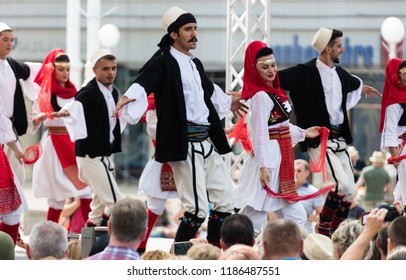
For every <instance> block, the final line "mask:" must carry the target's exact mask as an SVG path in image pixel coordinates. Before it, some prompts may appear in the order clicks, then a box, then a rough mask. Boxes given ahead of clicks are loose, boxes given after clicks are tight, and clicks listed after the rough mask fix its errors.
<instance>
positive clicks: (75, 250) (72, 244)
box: [68, 239, 82, 260]
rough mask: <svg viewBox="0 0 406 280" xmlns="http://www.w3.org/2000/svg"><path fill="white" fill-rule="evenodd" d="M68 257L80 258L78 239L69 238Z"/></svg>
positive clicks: (80, 244) (80, 243) (80, 250)
mask: <svg viewBox="0 0 406 280" xmlns="http://www.w3.org/2000/svg"><path fill="white" fill-rule="evenodd" d="M68 258H69V259H71V260H80V259H82V241H81V240H80V239H71V240H69V242H68Z"/></svg>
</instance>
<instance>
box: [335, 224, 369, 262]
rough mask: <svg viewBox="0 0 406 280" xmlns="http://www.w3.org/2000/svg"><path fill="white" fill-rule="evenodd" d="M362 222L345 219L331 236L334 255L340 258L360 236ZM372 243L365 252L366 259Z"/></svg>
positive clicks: (337, 258)
mask: <svg viewBox="0 0 406 280" xmlns="http://www.w3.org/2000/svg"><path fill="white" fill-rule="evenodd" d="M362 229H363V227H362V224H361V222H360V221H359V220H344V221H343V222H342V223H341V224H340V225H339V226H338V228H337V229H336V231H335V232H334V233H333V235H332V236H331V240H332V241H333V250H334V257H335V259H336V260H339V259H340V258H341V256H342V254H344V252H345V251H346V250H347V249H348V247H350V245H351V244H352V243H353V242H354V241H355V239H357V238H358V236H359V235H360V234H361V232H362ZM370 248H372V247H371V245H369V246H368V247H367V249H366V250H365V252H364V258H363V259H365V258H366V257H367V255H368V252H369V250H370Z"/></svg>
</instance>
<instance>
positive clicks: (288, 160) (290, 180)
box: [264, 127, 335, 203]
mask: <svg viewBox="0 0 406 280" xmlns="http://www.w3.org/2000/svg"><path fill="white" fill-rule="evenodd" d="M269 138H270V139H276V140H277V141H278V143H279V147H280V150H281V156H282V159H281V166H280V169H279V176H280V177H279V180H280V187H279V193H276V192H274V191H272V189H271V188H270V187H269V186H264V189H265V191H266V192H267V195H269V196H271V197H277V198H283V199H285V200H287V201H289V202H291V203H293V202H296V201H301V200H307V199H311V198H315V197H318V196H320V195H323V194H325V193H327V192H328V191H330V190H331V189H332V188H334V187H335V185H329V186H326V187H324V188H321V189H319V190H318V191H317V192H315V193H313V194H309V195H304V196H299V195H298V194H297V188H296V186H295V179H294V176H295V171H294V168H293V166H294V155H293V149H292V140H291V138H290V131H289V127H280V128H276V129H269ZM326 143H327V142H326ZM324 158H325V156H324Z"/></svg>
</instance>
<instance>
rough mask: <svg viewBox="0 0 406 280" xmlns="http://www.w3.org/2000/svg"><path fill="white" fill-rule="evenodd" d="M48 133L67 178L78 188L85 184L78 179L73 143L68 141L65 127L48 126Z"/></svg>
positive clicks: (83, 186)
mask: <svg viewBox="0 0 406 280" xmlns="http://www.w3.org/2000/svg"><path fill="white" fill-rule="evenodd" d="M48 135H49V136H50V137H51V140H52V144H53V145H54V148H55V151H56V155H57V156H58V159H59V161H60V162H61V164H62V168H63V171H64V173H65V174H66V176H67V177H68V179H69V180H70V181H71V182H72V184H73V185H75V187H76V188H77V189H78V190H81V189H83V188H85V187H86V186H87V184H85V183H84V182H82V181H81V180H79V177H78V166H77V164H76V157H75V144H74V143H73V142H71V141H70V138H69V134H68V131H67V130H66V128H65V127H48Z"/></svg>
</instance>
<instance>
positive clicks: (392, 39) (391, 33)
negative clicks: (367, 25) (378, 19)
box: [381, 17, 405, 44]
mask: <svg viewBox="0 0 406 280" xmlns="http://www.w3.org/2000/svg"><path fill="white" fill-rule="evenodd" d="M381 34H382V37H383V38H384V39H385V41H387V42H388V43H389V44H397V43H399V42H400V41H402V40H403V38H404V37H405V26H404V24H403V22H402V21H401V20H400V19H399V18H397V17H388V18H386V19H385V20H384V21H383V23H382V25H381Z"/></svg>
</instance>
